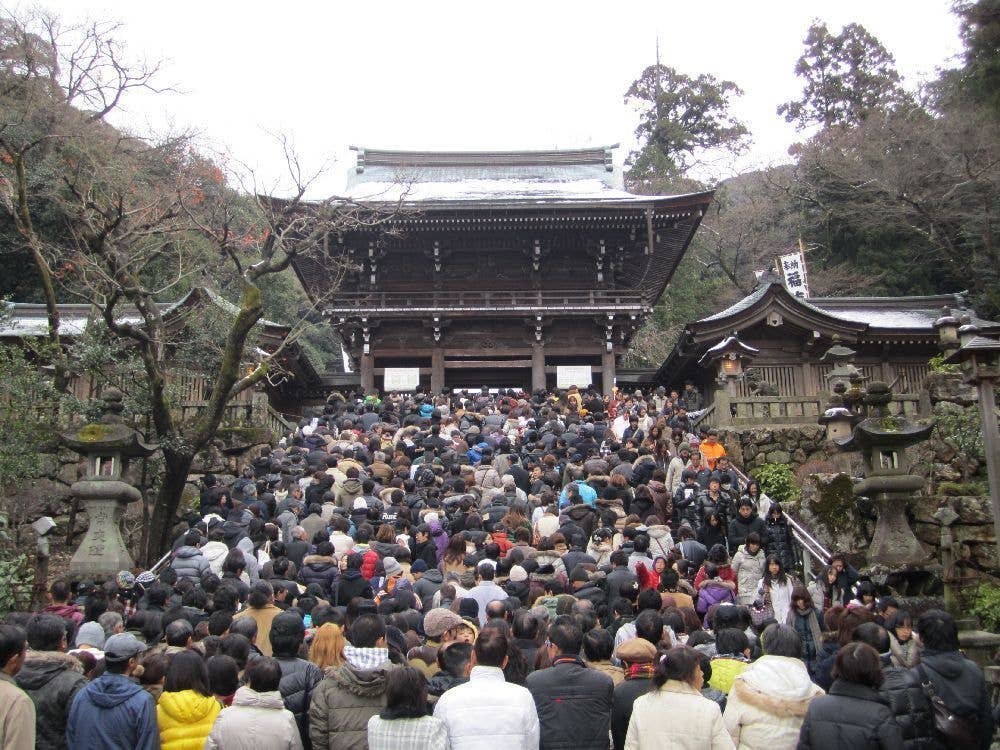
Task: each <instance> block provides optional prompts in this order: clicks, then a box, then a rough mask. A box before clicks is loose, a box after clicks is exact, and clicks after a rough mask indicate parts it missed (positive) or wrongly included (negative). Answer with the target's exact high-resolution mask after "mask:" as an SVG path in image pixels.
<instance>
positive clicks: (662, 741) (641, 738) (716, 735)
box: [625, 680, 736, 750]
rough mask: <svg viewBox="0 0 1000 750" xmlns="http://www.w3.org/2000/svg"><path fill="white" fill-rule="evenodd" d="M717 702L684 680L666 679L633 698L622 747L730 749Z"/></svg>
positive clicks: (641, 749)
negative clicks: (652, 688) (656, 688)
mask: <svg viewBox="0 0 1000 750" xmlns="http://www.w3.org/2000/svg"><path fill="white" fill-rule="evenodd" d="M735 747H736V746H735V745H734V744H733V740H732V738H731V737H730V736H729V732H727V731H726V727H725V725H724V724H723V723H722V713H720V711H719V704H718V703H715V702H714V701H710V700H709V699H708V698H705V697H703V696H702V695H701V693H699V692H698V691H697V690H695V689H694V688H693V687H691V686H690V685H688V684H687V683H685V682H678V681H677V680H667V681H666V683H664V685H663V687H661V688H660V689H659V690H652V691H651V692H649V693H646V694H645V695H640V696H639V697H638V698H636V699H635V703H634V704H633V706H632V718H631V719H629V722H628V733H627V734H626V735H625V750H734V748H735Z"/></svg>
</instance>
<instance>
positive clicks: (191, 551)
mask: <svg viewBox="0 0 1000 750" xmlns="http://www.w3.org/2000/svg"><path fill="white" fill-rule="evenodd" d="M200 554H201V550H200V549H198V548H197V547H190V546H188V545H186V544H185V545H184V546H183V547H178V548H177V551H176V552H175V553H174V557H175V558H176V557H180V558H183V559H185V560H186V559H189V558H192V557H197V556H198V555H200Z"/></svg>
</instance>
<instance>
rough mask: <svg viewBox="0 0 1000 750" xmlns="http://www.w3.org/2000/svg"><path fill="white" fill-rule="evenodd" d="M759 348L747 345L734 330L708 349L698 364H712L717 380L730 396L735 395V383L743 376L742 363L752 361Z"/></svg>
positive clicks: (704, 365) (703, 365)
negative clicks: (716, 371) (716, 373)
mask: <svg viewBox="0 0 1000 750" xmlns="http://www.w3.org/2000/svg"><path fill="white" fill-rule="evenodd" d="M759 353H760V350H759V349H754V348H753V347H752V346H747V345H746V344H744V343H743V342H742V341H740V339H739V337H738V336H737V335H736V333H735V332H734V333H733V334H732V335H731V336H727V337H726V338H724V339H723V340H722V341H720V342H719V343H718V344H716V345H715V346H713V347H712V348H711V349H709V350H708V351H707V352H705V354H704V355H703V356H702V358H701V359H700V360H699V361H698V364H699V365H700V366H702V367H707V366H709V365H712V364H714V365H715V367H716V368H717V370H718V376H717V381H718V383H719V386H720V387H721V388H724V389H725V390H726V391H727V392H728V393H729V395H730V396H735V395H736V383H737V381H738V380H739V379H740V378H741V377H742V376H743V369H744V365H749V364H750V363H751V362H753V360H754V357H756V356H757V355H758V354H759Z"/></svg>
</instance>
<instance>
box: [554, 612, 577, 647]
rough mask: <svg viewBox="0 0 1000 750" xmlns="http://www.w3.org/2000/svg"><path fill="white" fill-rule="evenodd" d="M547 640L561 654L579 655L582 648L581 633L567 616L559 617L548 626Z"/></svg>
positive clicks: (574, 622)
mask: <svg viewBox="0 0 1000 750" xmlns="http://www.w3.org/2000/svg"><path fill="white" fill-rule="evenodd" d="M549 640H550V641H551V642H552V643H553V644H555V645H556V647H557V648H558V649H559V653H561V654H573V655H576V654H578V653H580V649H581V648H582V647H583V631H582V630H580V626H579V625H577V624H576V620H574V619H573V618H572V617H570V616H569V615H560V616H559V617H557V618H556V619H555V620H554V621H553V622H552V624H551V625H550V626H549Z"/></svg>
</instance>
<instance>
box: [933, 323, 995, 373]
mask: <svg viewBox="0 0 1000 750" xmlns="http://www.w3.org/2000/svg"><path fill="white" fill-rule="evenodd" d="M962 328H965V326H962ZM973 328H975V326H973ZM975 330H977V331H978V330H979V329H978V328H976V329H975ZM998 352H1000V341H997V340H996V339H990V338H986V336H975V337H974V338H972V339H971V340H970V341H968V342H966V343H965V344H962V346H961V348H959V350H958V351H956V352H955V353H954V354H952V355H951V356H949V357H948V358H947V359H946V360H945V362H948V363H949V364H961V363H962V361H963V360H965V359H967V358H968V356H969V355H970V354H995V353H998Z"/></svg>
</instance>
